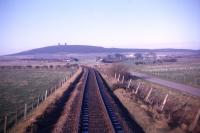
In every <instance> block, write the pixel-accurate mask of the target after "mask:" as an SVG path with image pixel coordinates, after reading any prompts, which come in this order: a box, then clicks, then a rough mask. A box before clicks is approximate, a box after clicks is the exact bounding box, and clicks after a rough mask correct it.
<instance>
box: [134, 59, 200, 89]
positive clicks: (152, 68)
mask: <svg viewBox="0 0 200 133" xmlns="http://www.w3.org/2000/svg"><path fill="white" fill-rule="evenodd" d="M131 69H132V70H133V71H139V72H143V73H147V74H150V75H153V76H155V77H159V78H162V79H166V80H169V81H174V82H177V83H182V84H186V85H190V86H193V87H197V88H200V63H198V62H196V63H179V62H178V63H171V64H159V65H138V66H137V65H135V66H134V67H131Z"/></svg>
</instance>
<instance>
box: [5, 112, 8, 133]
mask: <svg viewBox="0 0 200 133" xmlns="http://www.w3.org/2000/svg"><path fill="white" fill-rule="evenodd" d="M7 119H8V117H7V115H6V116H5V121H4V133H6V132H7Z"/></svg>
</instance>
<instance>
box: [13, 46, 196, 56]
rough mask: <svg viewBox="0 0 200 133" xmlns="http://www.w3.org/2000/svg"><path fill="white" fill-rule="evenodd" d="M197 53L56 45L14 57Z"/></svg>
mask: <svg viewBox="0 0 200 133" xmlns="http://www.w3.org/2000/svg"><path fill="white" fill-rule="evenodd" d="M150 51H151V52H162V51H163V52H197V50H189V49H128V48H127V49H121V48H104V47H98V46H88V45H54V46H48V47H43V48H37V49H32V50H28V51H23V52H20V53H16V54H13V55H36V54H56V53H103V52H108V53H110V52H113V53H114V52H150Z"/></svg>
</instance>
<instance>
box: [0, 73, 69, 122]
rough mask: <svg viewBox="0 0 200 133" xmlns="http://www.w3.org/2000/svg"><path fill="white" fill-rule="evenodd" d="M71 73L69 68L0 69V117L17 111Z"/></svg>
mask: <svg viewBox="0 0 200 133" xmlns="http://www.w3.org/2000/svg"><path fill="white" fill-rule="evenodd" d="M69 73H70V69H69V70H48V69H45V70H37V69H25V70H24V69H8V70H0V118H2V117H3V116H4V115H6V114H9V113H13V112H16V110H17V109H19V108H22V109H23V106H24V104H25V103H31V102H33V99H37V97H38V96H39V95H44V94H45V91H46V90H48V89H50V88H52V87H54V86H55V85H57V84H58V82H59V81H61V80H62V79H64V78H65V77H66V76H68V75H69Z"/></svg>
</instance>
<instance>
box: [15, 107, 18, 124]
mask: <svg viewBox="0 0 200 133" xmlns="http://www.w3.org/2000/svg"><path fill="white" fill-rule="evenodd" d="M17 115H18V112H17V110H16V113H15V124H17V121H18V119H17Z"/></svg>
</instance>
